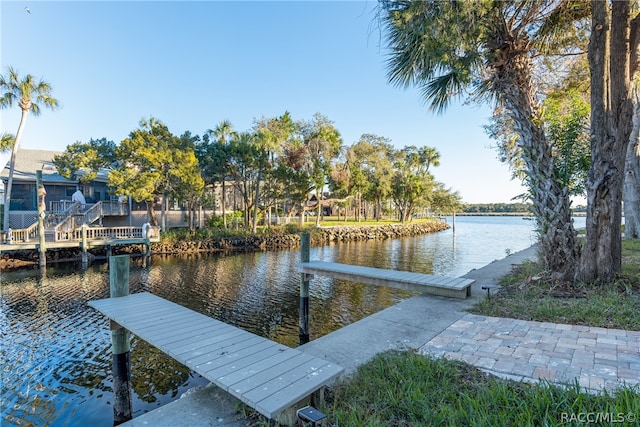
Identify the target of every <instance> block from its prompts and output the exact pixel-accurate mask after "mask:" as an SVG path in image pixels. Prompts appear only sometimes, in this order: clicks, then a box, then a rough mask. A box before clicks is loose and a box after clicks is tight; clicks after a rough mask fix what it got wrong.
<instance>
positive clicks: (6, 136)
mask: <svg viewBox="0 0 640 427" xmlns="http://www.w3.org/2000/svg"><path fill="white" fill-rule="evenodd" d="M15 142H16V137H15V136H13V135H12V134H10V133H6V132H5V133H3V134H2V135H0V152H2V153H3V152H5V151H9V150H11V149H12V148H13V144H14V143H15Z"/></svg>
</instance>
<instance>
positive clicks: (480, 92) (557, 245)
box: [380, 0, 585, 278]
mask: <svg viewBox="0 0 640 427" xmlns="http://www.w3.org/2000/svg"><path fill="white" fill-rule="evenodd" d="M567 4H568V2H557V1H553V0H538V1H530V2H522V1H482V2H476V1H457V2H443V1H438V0H429V1H407V0H382V1H381V2H380V17H381V20H382V23H383V26H384V30H385V32H386V36H387V38H388V46H389V48H390V51H391V52H390V56H389V60H388V76H389V80H390V81H391V82H392V83H394V84H396V85H399V86H404V87H406V86H414V85H415V86H419V87H420V89H421V91H422V95H423V97H424V98H425V99H426V100H427V101H428V102H429V104H430V106H431V108H432V109H433V110H434V111H437V112H441V111H443V110H444V109H445V108H446V107H447V106H448V105H449V102H450V101H451V100H452V99H453V98H454V97H458V96H461V95H464V94H469V95H471V97H472V98H473V99H475V100H477V101H489V102H492V103H496V104H497V105H499V106H501V107H502V108H504V111H505V113H506V115H507V116H508V117H509V118H510V119H511V120H512V123H513V129H514V131H515V133H516V134H517V135H518V138H517V144H518V145H519V146H520V148H521V150H522V159H523V161H524V164H525V167H526V171H527V174H528V175H529V176H530V177H531V179H529V180H528V184H529V186H530V188H529V192H530V194H531V196H532V201H533V212H534V214H535V216H536V219H537V221H538V226H539V227H538V228H539V232H540V249H541V254H542V260H543V262H544V264H545V267H546V268H547V269H548V270H550V271H554V272H556V273H557V274H558V275H559V276H560V277H563V278H572V277H573V273H574V269H575V266H576V263H577V259H578V245H577V242H576V233H575V230H574V229H573V226H572V222H571V210H570V199H569V191H568V189H567V188H564V187H562V185H561V184H560V182H559V181H558V180H557V177H556V175H555V171H554V158H553V149H552V146H551V144H550V143H549V141H548V140H547V136H546V133H545V129H544V117H543V113H544V110H543V108H542V103H541V98H540V96H539V94H540V87H538V86H537V84H536V80H535V79H534V63H535V60H536V58H537V56H538V55H539V54H540V52H542V51H545V52H549V50H550V49H551V48H554V47H558V48H561V47H564V46H563V45H552V44H550V43H548V41H549V28H551V27H553V25H552V24H554V25H555V27H558V26H559V22H560V18H564V16H560V14H558V13H557V11H558V10H559V9H558V8H559V7H564V8H565V9H563V11H564V12H565V14H567V15H569V14H573V15H577V14H578V13H583V14H584V13H585V12H584V10H581V9H580V8H579V7H576V8H567ZM582 9H584V8H582ZM572 30H573V27H566V33H567V34H570V33H571V32H572Z"/></svg>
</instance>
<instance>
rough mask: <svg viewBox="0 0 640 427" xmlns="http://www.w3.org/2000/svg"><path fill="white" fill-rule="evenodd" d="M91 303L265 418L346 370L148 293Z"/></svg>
mask: <svg viewBox="0 0 640 427" xmlns="http://www.w3.org/2000/svg"><path fill="white" fill-rule="evenodd" d="M89 306H91V307H93V308H94V309H96V310H98V311H99V312H101V313H102V314H104V315H105V316H106V317H108V318H109V319H111V320H113V321H114V322H116V323H118V324H119V325H121V326H122V327H124V328H126V329H128V330H129V331H131V333H132V334H134V335H137V336H138V337H139V338H141V339H143V340H145V341H147V342H148V343H149V344H151V345H153V346H155V347H157V348H158V349H160V350H161V351H163V352H164V353H166V354H168V355H170V356H171V357H173V358H174V359H176V360H177V361H179V362H180V363H182V364H184V365H185V366H187V367H189V368H191V369H193V370H194V371H195V372H197V373H199V374H200V375H202V376H203V377H205V378H207V379H208V380H209V381H211V382H212V383H214V384H216V385H217V386H218V387H220V388H222V389H223V390H225V391H227V392H229V393H231V394H233V395H234V396H236V397H237V398H238V399H240V400H241V401H242V402H244V403H245V404H248V405H249V406H251V407H253V408H254V409H256V410H257V411H258V412H260V413H261V414H262V415H264V416H266V417H267V418H271V419H273V418H275V417H276V416H277V415H279V414H280V413H282V411H284V410H286V409H287V408H288V407H290V406H291V405H293V404H295V403H297V402H299V401H300V400H302V399H304V398H305V397H307V396H309V395H311V394H312V393H313V392H315V391H317V390H318V389H320V388H321V387H323V386H324V385H326V384H327V383H328V382H330V381H331V380H333V379H335V378H336V377H337V376H338V375H340V374H341V373H342V372H343V371H344V369H343V368H342V367H340V366H338V365H335V364H331V363H329V362H326V361H325V360H322V359H320V358H317V357H314V356H311V355H308V354H306V353H303V352H301V351H299V350H295V349H291V348H289V347H286V346H283V345H281V344H278V343H275V342H273V341H270V340H268V339H266V338H263V337H260V336H258V335H255V334H252V333H250V332H246V331H243V330H242V329H239V328H236V327H234V326H231V325H227V324H225V323H224V322H220V321H218V320H216V319H212V318H210V317H208V316H205V315H204V314H200V313H196V312H194V311H192V310H189V309H188V308H185V307H182V306H180V305H178V304H175V303H172V302H170V301H167V300H165V299H162V298H160V297H158V296H155V295H152V294H150V293H146V292H142V293H138V294H132V295H128V296H126V297H118V298H107V299H102V300H96V301H90V302H89ZM156 314H157V315H156Z"/></svg>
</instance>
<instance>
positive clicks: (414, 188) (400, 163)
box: [391, 146, 435, 223]
mask: <svg viewBox="0 0 640 427" xmlns="http://www.w3.org/2000/svg"><path fill="white" fill-rule="evenodd" d="M396 159H397V160H396V162H395V165H394V169H395V174H394V177H393V181H392V184H391V193H392V195H393V202H394V203H395V205H396V208H397V209H398V213H399V216H400V221H401V222H402V223H405V222H408V221H411V219H412V217H413V214H415V213H416V212H417V209H418V208H421V207H423V208H424V207H427V206H429V204H430V202H431V197H432V195H433V189H434V186H435V181H434V179H433V176H432V175H431V174H430V173H429V172H428V164H427V162H428V160H427V159H426V158H424V157H421V156H420V155H419V150H418V149H417V148H416V147H414V146H408V147H405V148H403V149H402V150H400V151H398V153H397V155H396Z"/></svg>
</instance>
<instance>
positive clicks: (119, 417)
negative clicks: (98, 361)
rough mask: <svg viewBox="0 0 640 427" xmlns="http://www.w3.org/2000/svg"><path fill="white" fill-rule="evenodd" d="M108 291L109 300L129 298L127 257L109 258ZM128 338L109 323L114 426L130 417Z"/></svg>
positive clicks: (128, 334)
mask: <svg viewBox="0 0 640 427" xmlns="http://www.w3.org/2000/svg"><path fill="white" fill-rule="evenodd" d="M109 290H110V296H111V298H118V297H124V296H127V295H129V255H118V256H112V257H109ZM130 337H131V333H130V332H129V331H128V330H126V329H125V328H123V327H122V326H120V325H118V324H117V323H115V322H113V321H111V349H112V357H111V367H112V369H113V425H119V424H122V423H124V422H126V421H129V420H130V419H131V418H132V397H131V356H130V350H131V346H130V343H129V341H130Z"/></svg>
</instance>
